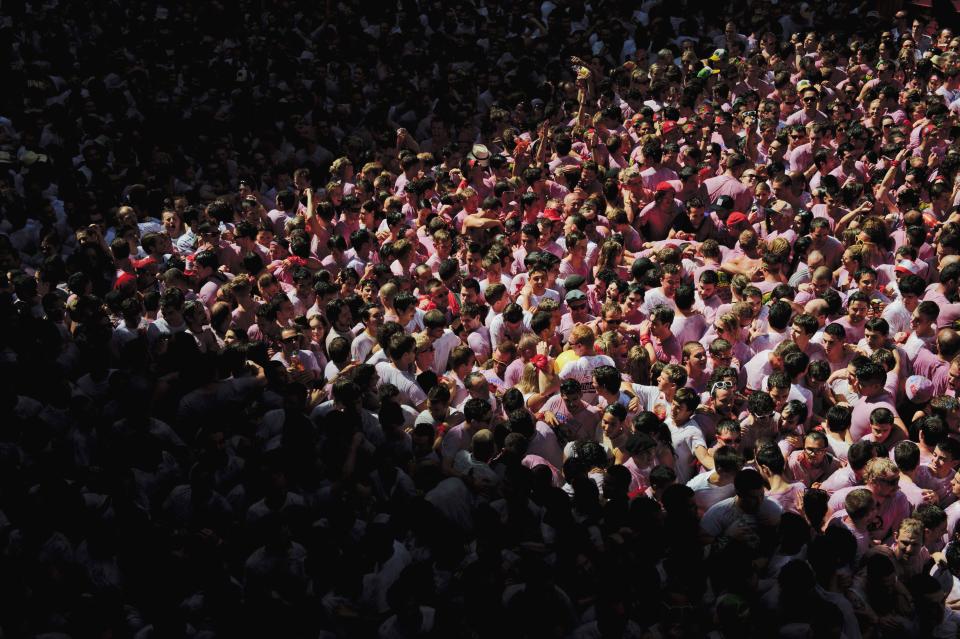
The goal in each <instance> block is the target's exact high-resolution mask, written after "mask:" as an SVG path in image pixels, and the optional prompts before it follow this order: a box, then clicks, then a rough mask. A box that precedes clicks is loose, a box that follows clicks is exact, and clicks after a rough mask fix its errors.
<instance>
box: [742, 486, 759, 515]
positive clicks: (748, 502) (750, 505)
mask: <svg viewBox="0 0 960 639" xmlns="http://www.w3.org/2000/svg"><path fill="white" fill-rule="evenodd" d="M737 497H738V502H739V505H740V509H741V510H743V512H745V513H748V514H751V513H755V512H757V510H758V509H759V508H760V504H762V503H763V489H762V488H758V489H756V490H751V491H744V492H742V493H737Z"/></svg>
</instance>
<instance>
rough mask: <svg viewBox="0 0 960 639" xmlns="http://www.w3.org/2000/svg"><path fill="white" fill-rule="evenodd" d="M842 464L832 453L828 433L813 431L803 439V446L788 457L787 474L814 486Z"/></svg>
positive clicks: (810, 486)
mask: <svg viewBox="0 0 960 639" xmlns="http://www.w3.org/2000/svg"><path fill="white" fill-rule="evenodd" d="M840 465H841V464H840V462H839V461H838V460H837V459H835V458H834V457H833V456H831V455H830V451H829V447H828V446H827V437H826V435H824V434H823V433H821V432H820V431H811V432H809V433H807V434H806V436H805V437H804V439H803V448H802V449H800V450H795V451H793V452H792V453H790V456H789V457H788V458H787V476H788V477H790V478H792V479H793V480H794V481H798V482H801V483H802V484H804V485H805V486H807V487H808V488H813V487H814V485H815V484H820V483H821V482H822V481H823V480H825V479H827V478H828V477H829V476H830V475H832V474H833V473H834V472H836V471H837V470H838V469H839V468H840Z"/></svg>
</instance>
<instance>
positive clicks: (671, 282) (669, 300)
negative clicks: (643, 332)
mask: <svg viewBox="0 0 960 639" xmlns="http://www.w3.org/2000/svg"><path fill="white" fill-rule="evenodd" d="M679 286H680V265H679V264H664V265H663V266H662V267H661V268H660V286H658V287H657V288H654V289H650V290H649V291H647V292H646V293H645V294H644V295H643V305H642V306H641V307H640V310H641V311H642V312H643V314H644V315H646V316H649V315H650V313H651V312H653V309H654V307H657V306H669V307H670V308H672V309H674V310H676V308H677V304H676V302H675V301H674V297H675V296H676V294H677V288H678V287H679Z"/></svg>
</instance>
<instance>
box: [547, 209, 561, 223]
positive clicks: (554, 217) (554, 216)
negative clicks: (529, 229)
mask: <svg viewBox="0 0 960 639" xmlns="http://www.w3.org/2000/svg"><path fill="white" fill-rule="evenodd" d="M543 217H545V218H547V219H548V220H550V221H551V222H559V221H561V220H562V219H563V218H562V217H560V211H558V210H557V209H543Z"/></svg>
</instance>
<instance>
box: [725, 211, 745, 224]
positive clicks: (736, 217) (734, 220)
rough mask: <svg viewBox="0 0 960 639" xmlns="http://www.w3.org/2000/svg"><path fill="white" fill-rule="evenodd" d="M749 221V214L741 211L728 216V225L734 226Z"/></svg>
mask: <svg viewBox="0 0 960 639" xmlns="http://www.w3.org/2000/svg"><path fill="white" fill-rule="evenodd" d="M746 221H747V216H746V215H744V214H743V213H741V212H740V211H734V212H733V213H731V214H730V216H729V217H728V218H727V226H734V225H735V224H743V223H744V222H746Z"/></svg>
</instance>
